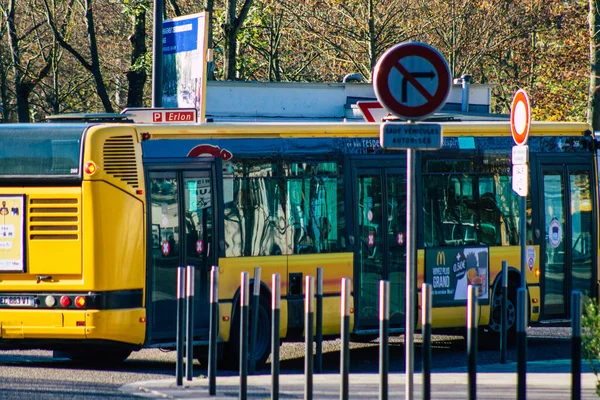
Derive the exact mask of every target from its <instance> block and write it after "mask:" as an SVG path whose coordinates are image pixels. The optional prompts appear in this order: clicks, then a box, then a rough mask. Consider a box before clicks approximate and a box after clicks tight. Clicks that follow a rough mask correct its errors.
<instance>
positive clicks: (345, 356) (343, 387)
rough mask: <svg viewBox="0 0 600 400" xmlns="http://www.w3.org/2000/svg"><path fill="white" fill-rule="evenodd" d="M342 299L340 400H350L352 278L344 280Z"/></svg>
mask: <svg viewBox="0 0 600 400" xmlns="http://www.w3.org/2000/svg"><path fill="white" fill-rule="evenodd" d="M341 283H342V297H341V299H340V314H341V315H342V320H341V326H340V336H341V339H342V343H341V347H340V377H341V380H340V400H348V395H349V382H348V374H349V373H350V278H342V282H341Z"/></svg>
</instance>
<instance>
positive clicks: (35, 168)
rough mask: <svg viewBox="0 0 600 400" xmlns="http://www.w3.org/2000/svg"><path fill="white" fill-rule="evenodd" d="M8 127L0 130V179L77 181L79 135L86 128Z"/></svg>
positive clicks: (76, 126) (74, 126) (69, 125)
mask: <svg viewBox="0 0 600 400" xmlns="http://www.w3.org/2000/svg"><path fill="white" fill-rule="evenodd" d="M52 125H53V126H52V128H53V129H48V125H42V124H37V125H33V124H21V125H17V124H10V125H4V126H2V127H1V129H0V179H11V180H12V179H23V178H32V179H34V178H41V177H43V178H48V177H57V178H61V179H75V180H79V179H80V177H81V174H80V165H81V162H80V158H81V154H82V152H81V143H82V135H83V133H84V132H85V129H86V128H87V125H79V124H77V125H74V124H68V125H66V124H56V125H54V124H52Z"/></svg>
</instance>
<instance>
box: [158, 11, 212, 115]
mask: <svg viewBox="0 0 600 400" xmlns="http://www.w3.org/2000/svg"><path fill="white" fill-rule="evenodd" d="M207 47H208V24H207V13H198V14H192V15H186V16H183V17H177V18H172V19H167V20H165V21H163V98H162V101H163V107H169V108H195V109H196V110H197V111H198V121H197V122H203V121H204V115H205V109H206V104H205V103H206V102H205V99H206V56H207V54H206V53H207Z"/></svg>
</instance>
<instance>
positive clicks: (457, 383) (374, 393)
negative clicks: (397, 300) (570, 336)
mask: <svg viewBox="0 0 600 400" xmlns="http://www.w3.org/2000/svg"><path fill="white" fill-rule="evenodd" d="M477 368H478V369H477V398H478V399H515V398H516V396H517V392H516V391H517V374H516V369H517V365H516V363H508V364H489V365H481V366H478V367H477ZM570 369H571V361H570V360H553V361H537V362H530V363H528V364H527V398H528V399H568V398H570V397H571V374H570ZM405 379H406V378H405V375H404V374H400V373H393V374H389V376H388V395H389V397H390V398H403V397H404V385H405ZM413 379H414V395H413V396H414V398H415V399H420V398H421V382H422V376H421V373H420V372H418V373H415V374H414V376H413ZM349 381H350V390H349V393H350V396H349V398H350V399H377V398H378V397H379V375H378V374H350V377H349ZM279 382H280V383H279V386H280V390H279V397H280V398H281V399H303V398H304V388H305V377H304V375H302V374H297V375H289V374H286V375H281V376H280V377H279ZM467 383H468V376H467V369H466V368H462V367H461V368H453V369H444V370H436V371H435V372H433V373H432V376H431V388H432V393H431V397H432V398H434V399H465V398H466V397H467ZM595 385H596V376H595V375H594V374H593V373H592V372H591V370H590V368H589V367H588V366H587V364H583V365H582V375H581V387H582V395H581V398H582V399H598V398H599V397H598V396H597V395H596V389H595ZM239 386H240V378H239V376H223V377H220V376H219V377H217V395H216V396H209V395H208V378H206V377H204V376H202V377H197V378H194V380H193V381H191V382H188V381H186V380H185V378H184V380H183V386H180V387H177V386H176V385H175V378H173V379H163V380H156V381H145V382H135V383H130V384H128V385H125V386H123V387H121V391H122V392H124V393H127V394H133V395H137V396H141V397H146V398H167V399H219V400H221V399H235V398H239ZM247 387H248V391H247V393H248V396H247V397H248V398H249V399H269V398H270V397H271V376H270V375H253V376H249V377H248V381H247ZM313 389H314V390H313V398H314V399H339V398H340V375H339V374H315V375H314V376H313Z"/></svg>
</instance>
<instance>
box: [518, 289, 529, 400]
mask: <svg viewBox="0 0 600 400" xmlns="http://www.w3.org/2000/svg"><path fill="white" fill-rule="evenodd" d="M526 298H527V290H526V289H525V288H522V287H521V288H519V290H517V307H518V310H517V399H518V400H525V398H526V396H527V332H526V331H525V315H526V313H525V306H526V304H525V299H526Z"/></svg>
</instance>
